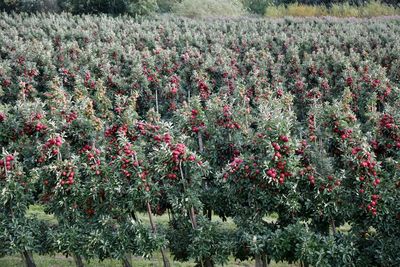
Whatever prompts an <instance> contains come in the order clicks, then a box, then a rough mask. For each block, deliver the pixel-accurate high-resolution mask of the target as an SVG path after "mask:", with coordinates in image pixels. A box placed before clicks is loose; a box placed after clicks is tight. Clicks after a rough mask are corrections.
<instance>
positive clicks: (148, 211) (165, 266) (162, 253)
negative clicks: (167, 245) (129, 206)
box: [147, 202, 171, 267]
mask: <svg viewBox="0 0 400 267" xmlns="http://www.w3.org/2000/svg"><path fill="white" fill-rule="evenodd" d="M147 214H148V215H149V220H150V226H151V229H152V230H153V233H156V232H157V228H156V225H155V224H154V221H153V215H152V213H151V206H150V203H149V202H147ZM161 255H162V259H163V263H164V267H170V266H171V265H170V263H169V260H168V258H167V255H166V254H165V250H164V249H163V248H161Z"/></svg>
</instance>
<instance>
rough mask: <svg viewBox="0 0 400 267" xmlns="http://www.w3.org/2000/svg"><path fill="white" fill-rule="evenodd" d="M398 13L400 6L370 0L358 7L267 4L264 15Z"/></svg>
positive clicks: (387, 14) (385, 14)
mask: <svg viewBox="0 0 400 267" xmlns="http://www.w3.org/2000/svg"><path fill="white" fill-rule="evenodd" d="M393 15H400V8H395V7H394V6H390V5H386V4H383V3H381V2H379V1H371V2H369V3H368V4H365V5H363V6H360V7H356V6H352V5H350V4H348V3H342V4H334V5H332V6H331V7H330V8H327V7H325V6H323V5H303V4H297V3H295V4H290V5H287V6H284V5H277V6H269V7H268V8H267V9H266V11H265V16H266V17H285V16H291V17H322V16H332V17H340V18H344V17H356V18H359V17H363V18H365V17H377V16H393Z"/></svg>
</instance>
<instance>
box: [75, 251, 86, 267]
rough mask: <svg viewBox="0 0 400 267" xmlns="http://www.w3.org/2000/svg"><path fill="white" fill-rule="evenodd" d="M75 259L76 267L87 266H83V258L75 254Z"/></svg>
mask: <svg viewBox="0 0 400 267" xmlns="http://www.w3.org/2000/svg"><path fill="white" fill-rule="evenodd" d="M73 257H74V260H75V264H76V267H84V266H85V264H83V260H82V257H81V256H79V255H76V254H74V255H73Z"/></svg>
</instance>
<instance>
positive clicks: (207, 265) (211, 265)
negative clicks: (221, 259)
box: [204, 258, 214, 267]
mask: <svg viewBox="0 0 400 267" xmlns="http://www.w3.org/2000/svg"><path fill="white" fill-rule="evenodd" d="M204 267H214V262H213V261H212V260H211V259H210V258H206V259H204Z"/></svg>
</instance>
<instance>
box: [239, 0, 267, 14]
mask: <svg viewBox="0 0 400 267" xmlns="http://www.w3.org/2000/svg"><path fill="white" fill-rule="evenodd" d="M242 1H243V5H244V6H245V8H246V9H247V10H248V11H250V12H251V13H256V14H261V15H262V14H264V12H265V9H266V8H267V7H268V6H271V5H273V4H274V1H273V0H242Z"/></svg>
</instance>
